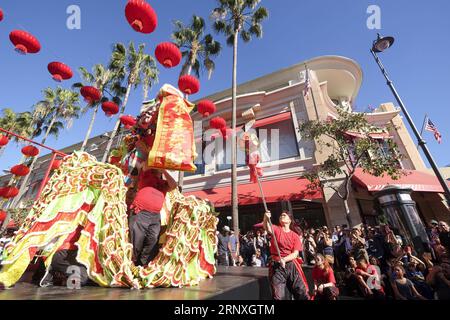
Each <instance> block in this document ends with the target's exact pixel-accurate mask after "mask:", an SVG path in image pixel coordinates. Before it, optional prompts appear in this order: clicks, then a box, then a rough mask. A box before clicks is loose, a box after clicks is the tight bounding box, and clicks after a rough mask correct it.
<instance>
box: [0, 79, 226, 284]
mask: <svg viewBox="0 0 450 320" xmlns="http://www.w3.org/2000/svg"><path fill="white" fill-rule="evenodd" d="M175 90H176V89H174V88H172V87H170V86H164V87H163V89H162V90H161V92H160V94H159V96H158V98H157V100H155V104H156V108H154V109H153V110H154V111H156V112H153V114H154V116H153V117H152V118H150V119H147V120H150V121H144V122H146V124H147V125H148V124H150V123H152V122H155V121H157V122H158V123H160V124H161V125H158V126H157V129H156V130H155V129H153V130H150V129H148V126H147V127H146V126H144V129H145V130H144V131H145V132H146V133H147V134H142V132H141V133H139V134H136V132H133V131H132V134H131V135H130V136H128V137H127V138H126V139H124V141H123V144H122V146H121V148H119V149H118V150H115V153H114V154H113V156H112V157H111V158H112V159H113V160H114V159H115V161H111V160H110V162H115V163H116V165H114V164H105V163H100V162H98V161H97V160H96V159H95V158H94V157H92V156H91V155H89V154H87V153H83V152H75V153H73V154H72V155H70V156H67V157H66V158H65V159H64V161H63V163H62V165H61V167H60V168H59V169H58V170H57V171H56V172H55V173H54V174H53V176H52V177H51V179H50V180H49V182H48V183H47V185H46V187H45V189H44V191H43V193H42V195H41V197H40V199H39V200H38V201H37V202H36V203H35V205H34V206H33V208H32V210H31V211H30V213H29V215H28V216H27V218H26V219H25V221H24V223H23V225H22V226H21V228H20V229H19V231H18V232H17V234H16V235H15V237H14V239H13V241H12V242H11V243H9V245H8V246H7V247H6V248H5V250H4V253H3V257H2V265H3V268H2V270H1V272H0V283H1V284H3V285H4V286H6V287H11V286H13V285H14V284H15V283H16V282H17V281H19V279H20V278H21V276H22V275H23V273H24V272H25V271H26V269H27V267H28V266H29V264H30V263H31V262H32V260H33V259H34V258H35V257H37V256H39V257H42V259H43V260H44V262H45V265H46V267H47V268H48V267H49V266H50V265H51V262H52V258H53V256H54V255H55V253H56V252H58V250H59V249H60V248H61V246H62V245H63V244H64V243H65V242H66V241H67V240H68V239H70V238H71V237H72V236H73V234H74V233H76V232H79V231H80V230H81V233H80V236H79V238H78V240H77V241H76V242H75V243H74V244H75V246H76V247H77V248H78V250H77V261H78V262H79V263H80V264H82V265H84V266H85V267H86V268H87V272H88V275H89V278H90V279H91V280H92V281H94V282H95V283H97V284H98V285H99V286H102V287H124V288H135V289H144V288H152V287H183V286H194V285H198V284H199V282H200V281H202V280H203V279H206V278H211V277H213V275H214V274H215V273H216V267H215V257H214V255H215V253H216V251H217V239H216V229H217V221H218V219H217V217H216V216H215V214H214V212H213V211H214V210H213V208H212V206H211V205H210V204H209V203H208V202H206V201H203V200H201V199H198V198H195V197H193V196H191V197H185V196H183V195H182V194H181V193H180V192H179V191H178V189H177V188H175V189H174V190H172V191H169V192H168V193H167V194H166V201H165V205H164V208H163V210H162V211H163V212H162V213H161V218H162V220H163V221H164V223H163V225H164V226H165V228H164V231H163V233H162V234H161V237H160V243H161V242H162V245H161V247H160V250H159V253H158V255H157V256H156V258H155V259H154V260H153V261H151V262H150V263H149V264H148V265H146V266H135V265H134V263H133V261H132V251H133V250H132V249H133V247H132V244H131V243H130V242H129V228H128V214H127V197H129V196H130V190H131V191H132V190H135V189H137V188H139V185H140V184H141V181H139V177H142V174H143V172H144V170H145V169H147V170H148V169H149V162H153V163H154V164H156V165H153V168H155V167H156V168H168V169H178V170H184V171H189V170H191V171H192V170H195V166H194V165H193V163H192V164H191V165H190V164H189V161H187V160H186V159H188V158H190V159H191V162H193V157H195V156H196V155H195V147H194V146H192V148H191V149H189V151H188V152H187V153H186V154H184V155H182V156H181V161H177V159H175V156H177V155H178V154H177V153H176V150H177V148H180V147H179V144H180V143H181V144H182V145H183V144H184V145H183V146H182V148H184V150H186V148H185V146H186V145H185V144H186V141H178V142H177V141H176V140H175V141H174V140H171V141H166V142H164V141H163V138H162V137H168V136H169V137H170V135H167V133H166V132H164V130H165V126H163V125H162V124H163V122H164V121H166V122H167V119H166V118H167V117H168V116H169V117H172V118H173V117H175V118H177V115H178V116H179V117H181V118H182V121H180V120H177V123H181V124H182V123H185V124H188V125H189V121H190V125H192V121H191V120H190V116H189V112H190V111H191V110H192V105H190V104H189V103H188V102H187V101H186V100H184V99H182V98H181V95H180V94H177V93H176V91H175ZM161 106H163V108H160V107H161ZM143 113H145V111H144V112H143ZM158 118H159V119H158ZM177 119H178V118H177ZM141 129H142V128H141ZM158 130H159V131H158ZM137 131H139V130H137ZM141 131H142V130H141ZM152 131H153V132H152ZM149 132H150V134H148V133H149ZM177 134H179V133H176V132H173V133H172V137H176V136H177ZM184 136H186V134H185V135H184ZM187 136H189V135H187ZM155 137H156V139H155ZM140 141H141V142H142V141H145V143H141V144H139V142H140ZM154 141H156V142H157V143H156V144H154V143H153V142H154ZM187 143H188V144H189V141H188V142H187ZM164 145H166V147H167V148H169V149H170V150H169V151H170V152H167V155H168V156H167V157H163V156H161V155H162V154H163V153H164V152H163V151H164V150H163V148H164ZM139 146H141V147H139ZM147 152H148V153H147ZM171 152H172V154H173V155H174V156H173V157H172V156H170V154H171ZM148 155H151V156H148ZM170 157H172V158H170ZM164 161H165V162H168V163H169V164H170V165H168V166H167V167H164Z"/></svg>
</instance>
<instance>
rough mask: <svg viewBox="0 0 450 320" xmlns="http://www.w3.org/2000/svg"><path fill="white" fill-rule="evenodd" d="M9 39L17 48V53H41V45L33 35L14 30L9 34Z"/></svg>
mask: <svg viewBox="0 0 450 320" xmlns="http://www.w3.org/2000/svg"><path fill="white" fill-rule="evenodd" d="M9 39H10V40H11V42H12V43H13V45H14V46H15V47H16V51H17V52H19V53H21V54H27V53H38V52H39V51H41V44H40V43H39V41H38V39H36V38H35V37H34V36H33V35H32V34H31V33H28V32H26V31H22V30H14V31H13V32H11V33H10V34H9Z"/></svg>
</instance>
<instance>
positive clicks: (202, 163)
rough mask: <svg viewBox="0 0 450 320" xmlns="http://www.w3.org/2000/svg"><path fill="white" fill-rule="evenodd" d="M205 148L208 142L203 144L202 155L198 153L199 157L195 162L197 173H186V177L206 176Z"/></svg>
mask: <svg viewBox="0 0 450 320" xmlns="http://www.w3.org/2000/svg"><path fill="white" fill-rule="evenodd" d="M205 147H206V142H205V141H203V143H202V148H203V152H201V153H200V152H197V153H198V157H197V159H196V160H195V162H194V164H195V166H196V167H197V170H196V171H195V172H185V173H184V176H185V177H192V176H196V175H199V174H205V157H204V152H205ZM197 148H198V146H197ZM198 162H199V163H198Z"/></svg>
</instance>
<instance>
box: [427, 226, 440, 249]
mask: <svg viewBox="0 0 450 320" xmlns="http://www.w3.org/2000/svg"><path fill="white" fill-rule="evenodd" d="M438 225H439V223H438V222H437V221H436V220H431V221H430V223H429V224H428V225H427V228H426V231H427V235H428V238H429V239H430V245H431V247H433V246H434V245H435V244H436V240H437V239H439V230H438Z"/></svg>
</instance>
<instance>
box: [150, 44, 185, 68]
mask: <svg viewBox="0 0 450 320" xmlns="http://www.w3.org/2000/svg"><path fill="white" fill-rule="evenodd" d="M155 57H156V59H158V61H159V63H161V64H162V65H163V66H164V67H166V68H172V67H176V66H177V65H179V64H180V62H181V51H180V49H179V48H178V47H177V46H176V45H175V44H173V43H172V42H163V43H160V44H158V46H157V47H156V50H155Z"/></svg>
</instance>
